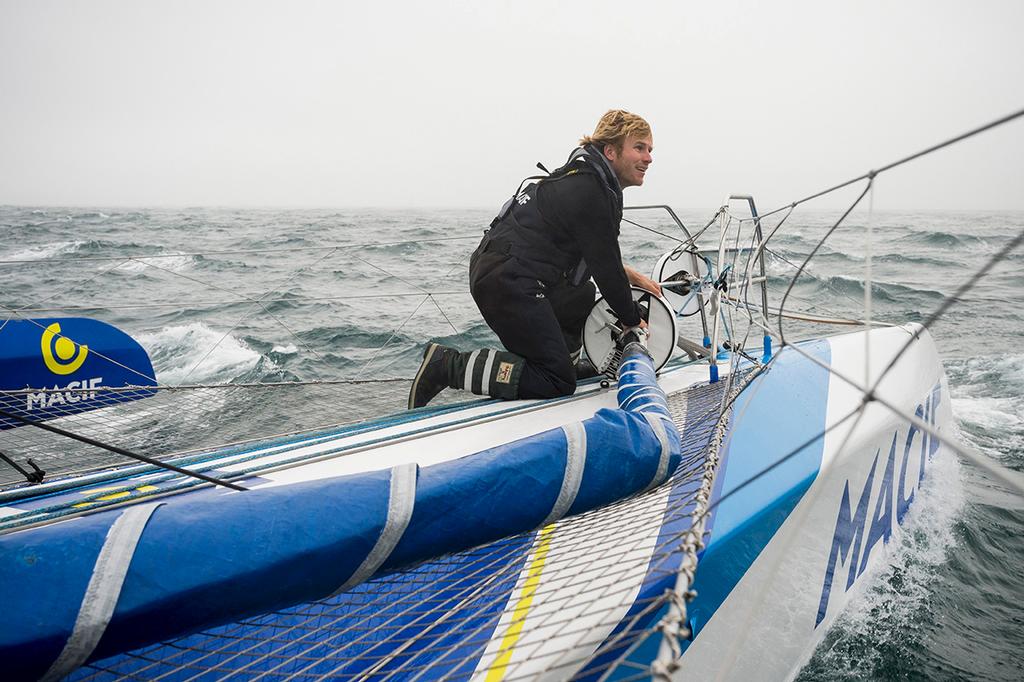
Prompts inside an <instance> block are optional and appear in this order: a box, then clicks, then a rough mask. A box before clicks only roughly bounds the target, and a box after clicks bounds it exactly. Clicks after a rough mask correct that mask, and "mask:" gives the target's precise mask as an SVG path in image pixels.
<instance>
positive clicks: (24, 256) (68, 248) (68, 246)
mask: <svg viewBox="0 0 1024 682" xmlns="http://www.w3.org/2000/svg"><path fill="white" fill-rule="evenodd" d="M85 243H86V242H82V241H59V242H52V243H50V244H39V245H37V246H29V247H26V248H22V249H18V250H17V251H11V252H8V253H4V254H2V255H0V260H5V261H20V260H28V261H35V260H47V259H48V258H53V257H55V256H63V255H67V254H69V253H74V252H75V251H77V250H78V249H79V248H80V247H81V246H82V245H84V244H85Z"/></svg>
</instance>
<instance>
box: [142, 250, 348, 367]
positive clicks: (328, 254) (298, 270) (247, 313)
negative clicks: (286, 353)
mask: <svg viewBox="0 0 1024 682" xmlns="http://www.w3.org/2000/svg"><path fill="white" fill-rule="evenodd" d="M332 254H334V251H333V250H332V251H328V252H327V253H325V254H324V255H323V256H321V257H320V258H317V259H316V260H315V261H313V262H312V263H310V264H309V265H305V266H302V267H300V268H298V269H297V270H296V271H295V272H293V273H292V274H291V276H290V277H288V278H287V279H285V280H284V281H283V282H282V283H281V286H284V285H286V284H288V283H289V282H291V281H292V280H293V279H295V278H296V277H298V276H299V275H300V274H302V273H303V272H305V271H306V270H308V269H309V268H312V267H314V266H316V265H319V264H320V263H321V262H322V261H323V260H325V259H327V258H329V257H330V256H331V255H332ZM150 265H151V267H156V268H159V266H155V265H152V264H150ZM159 269H163V268H159ZM171 274H175V275H181V273H171ZM185 279H190V280H194V281H197V282H199V280H196V279H195V278H194V277H185ZM199 284H204V285H205V286H214V285H210V284H207V283H205V282H199ZM214 288H218V289H219V288H221V287H214ZM273 291H274V289H270V290H268V291H267V292H266V293H265V294H264V295H263V298H265V297H266V296H269V295H270V294H271V293H272V292H273ZM230 293H234V292H230ZM253 303H254V304H253V305H252V306H250V307H249V309H248V310H246V311H245V312H244V313H242V316H241V317H240V318H238V320H237V321H236V322H235V324H234V326H232V327H231V329H229V330H228V331H226V332H225V333H224V336H222V337H220V340H219V341H217V343H215V344H213V346H212V347H211V348H210V350H208V351H207V352H206V355H204V356H203V357H201V358H200V359H199V362H197V363H196V364H194V365H192V368H191V369H189V371H188V372H186V373H185V376H184V377H182V380H184V379H187V378H188V377H189V376H191V375H192V372H194V371H196V368H197V367H199V365H201V364H202V363H203V362H204V361H205V360H206V358H208V357H210V355H211V354H212V353H213V351H215V350H217V347H218V346H220V344H221V343H223V341H224V339H226V338H227V337H228V336H230V335H231V332H233V331H235V330H236V329H238V327H239V325H241V324H242V322H243V321H244V320H245V319H246V318H248V317H249V316H250V315H251V314H252V312H253V311H254V310H255V308H256V306H260V307H262V308H263V310H264V312H266V313H267V314H268V315H270V316H271V317H272V318H274V320H276V321H277V322H278V323H281V321H280V320H278V318H277V316H276V315H274V314H273V313H271V312H270V311H269V310H267V309H266V306H264V305H263V304H262V303H261V302H260V299H256V300H255V301H254V302H253ZM281 326H284V325H283V324H281ZM285 329H286V330H287V329H288V328H287V327H285ZM295 340H296V341H298V342H299V343H301V344H302V345H303V347H305V348H306V349H307V350H309V351H310V352H312V353H313V355H316V357H317V358H318V359H320V360H321V361H322V360H323V358H320V356H319V355H317V353H316V352H315V351H313V350H312V349H310V348H309V346H308V345H307V344H306V342H305V341H303V340H302V339H300V338H298V337H296V338H295ZM315 371H316V370H315V369H314V372H315Z"/></svg>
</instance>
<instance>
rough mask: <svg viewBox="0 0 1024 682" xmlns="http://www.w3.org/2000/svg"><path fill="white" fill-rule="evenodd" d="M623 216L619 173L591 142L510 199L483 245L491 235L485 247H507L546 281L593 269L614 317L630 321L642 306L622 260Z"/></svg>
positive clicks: (590, 273)
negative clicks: (637, 299) (638, 305)
mask: <svg viewBox="0 0 1024 682" xmlns="http://www.w3.org/2000/svg"><path fill="white" fill-rule="evenodd" d="M621 220H622V190H621V189H620V188H619V183H618V179H617V178H616V177H615V173H614V172H613V171H612V169H611V168H610V167H609V166H608V164H607V162H606V161H605V160H604V157H603V155H602V154H601V152H600V151H599V150H597V149H596V148H594V147H591V146H589V145H588V146H587V147H584V148H582V149H577V150H576V151H574V152H573V154H572V155H571V156H570V157H569V161H568V163H566V164H565V165H564V166H562V167H560V168H558V169H557V170H555V171H554V172H552V173H551V175H550V176H549V177H546V178H540V179H539V181H538V182H536V183H533V184H530V185H528V186H527V187H526V188H525V189H523V190H522V191H520V192H519V193H518V194H516V196H514V197H513V198H512V199H510V200H509V202H508V203H506V205H505V206H503V207H502V211H501V213H499V215H498V217H497V218H495V219H494V222H492V223H491V229H490V230H489V232H488V235H487V237H485V239H484V245H486V244H487V243H488V241H490V242H492V244H493V246H491V247H489V248H491V249H493V248H495V247H497V248H498V249H499V250H500V249H504V250H505V252H506V253H509V254H510V255H512V256H514V257H515V258H516V260H517V261H518V262H519V263H520V264H521V265H522V267H523V268H524V269H525V270H526V271H527V272H528V273H529V274H530V275H531V276H533V277H536V278H537V279H539V280H540V281H542V282H545V283H547V284H551V285H553V284H556V283H557V282H558V281H559V280H561V279H563V278H564V279H569V280H570V281H571V282H573V283H578V282H580V281H582V280H585V279H586V278H588V277H590V276H593V278H594V281H595V282H596V283H597V287H598V289H600V290H601V293H602V295H604V297H605V300H606V301H608V304H609V305H610V306H611V308H612V310H614V311H615V314H616V315H617V316H618V318H619V320H620V321H622V323H623V324H626V325H630V326H632V325H636V324H639V323H640V314H639V310H638V309H637V306H636V304H635V303H634V301H633V297H632V295H631V293H630V289H629V280H628V279H627V278H626V273H625V271H624V270H623V268H622V254H621V252H620V251H619V223H620V222H621Z"/></svg>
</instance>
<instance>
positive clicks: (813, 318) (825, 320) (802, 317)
mask: <svg viewBox="0 0 1024 682" xmlns="http://www.w3.org/2000/svg"><path fill="white" fill-rule="evenodd" d="M794 298H795V297H794ZM722 300H724V301H726V302H728V304H729V305H732V306H736V307H739V308H748V309H750V310H756V311H760V307H758V306H757V305H756V304H754V303H747V302H745V301H741V300H739V299H738V298H733V297H732V296H722ZM768 314H769V315H773V316H775V317H779V313H777V312H775V311H774V310H769V311H768ZM781 316H782V317H785V318H786V319H787V320H799V321H801V322H814V323H820V324H838V325H846V326H851V327H852V326H856V327H863V326H865V325H868V324H869V323H868V322H867V321H866V320H853V319H849V318H844V317H822V316H820V315H811V314H809V313H806V312H804V313H800V312H799V311H797V312H796V313H783V314H782V315H781ZM870 326H872V327H898V326H899V325H896V324H892V323H890V322H879V321H878V320H871V322H870ZM773 335H774V333H773Z"/></svg>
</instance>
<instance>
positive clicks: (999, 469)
mask: <svg viewBox="0 0 1024 682" xmlns="http://www.w3.org/2000/svg"><path fill="white" fill-rule="evenodd" d="M1021 237H1022V238H1024V233H1022V235H1021ZM754 324H757V322H755V323H754ZM908 334H910V332H908ZM918 335H919V334H916V333H915V334H911V337H912V338H911V340H910V341H908V345H905V346H904V347H903V348H901V349H900V351H899V353H900V354H902V353H903V352H904V351H905V350H906V348H907V347H909V343H911V342H913V340H914V339H916V338H917V336H918ZM786 346H787V347H788V348H791V349H793V350H794V351H796V352H797V353H799V354H800V355H802V356H803V357H805V358H806V359H808V360H810V361H811V362H813V363H815V364H816V365H818V366H819V367H821V368H823V369H825V370H826V371H828V372H829V373H830V374H831V375H832V376H834V377H836V378H838V379H840V380H841V381H843V382H845V383H847V384H849V385H850V386H852V387H853V388H854V389H856V390H857V391H859V392H860V393H861V395H863V396H864V400H863V401H862V402H863V404H867V403H868V402H870V401H874V402H877V403H878V404H879V405H881V406H882V407H885V408H886V409H887V410H889V411H890V412H892V413H894V414H896V415H897V416H899V417H900V418H902V419H905V420H907V421H908V422H910V423H911V424H913V425H914V426H915V427H917V429H918V430H920V431H923V432H924V433H927V434H928V435H929V436H930V437H932V438H934V439H935V440H937V441H939V442H940V443H942V444H943V445H945V446H946V447H948V448H950V449H951V450H953V451H955V452H957V453H958V454H960V455H961V456H962V457H963V458H964V459H967V460H969V461H970V462H972V463H973V464H975V465H977V466H978V467H979V468H982V469H984V470H985V471H987V472H988V473H990V474H992V475H993V476H995V477H996V478H998V479H999V480H1001V481H1002V482H1003V483H1006V484H1007V485H1008V486H1010V487H1012V488H1013V489H1014V490H1015V491H1016V492H1017V493H1018V494H1020V495H1022V496H1024V475H1022V474H1020V473H1018V472H1017V471H1014V470H1013V469H1009V468H1007V467H1005V466H1002V465H1001V464H998V463H996V462H993V461H992V460H991V458H989V457H986V456H985V455H983V454H982V453H981V452H979V451H977V450H975V449H973V448H969V447H967V446H965V445H964V444H962V443H959V442H957V441H955V440H953V439H951V438H949V437H947V436H946V435H944V434H942V433H940V432H939V431H938V430H936V429H935V428H934V427H933V426H932V425H931V424H928V423H927V422H925V421H923V420H921V419H919V418H918V417H917V416H916V415H912V414H909V413H907V412H904V411H903V410H902V409H900V408H899V407H897V406H895V405H893V404H892V403H890V402H889V401H888V400H886V399H885V398H882V397H880V396H879V395H878V394H877V393H876V392H874V391H869V390H868V388H867V387H866V386H862V385H861V384H859V383H857V382H856V381H855V380H853V379H851V378H850V377H848V376H846V375H845V374H843V373H842V372H840V371H838V370H836V369H835V368H834V367H832V366H831V365H827V364H825V363H824V362H823V361H822V360H820V359H819V358H816V357H814V356H813V355H811V354H809V353H807V352H805V351H804V350H803V349H802V348H800V347H799V346H798V345H795V344H786ZM773 357H774V356H773ZM889 369H891V367H887V368H886V370H885V371H889ZM875 388H877V384H876V386H875Z"/></svg>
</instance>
